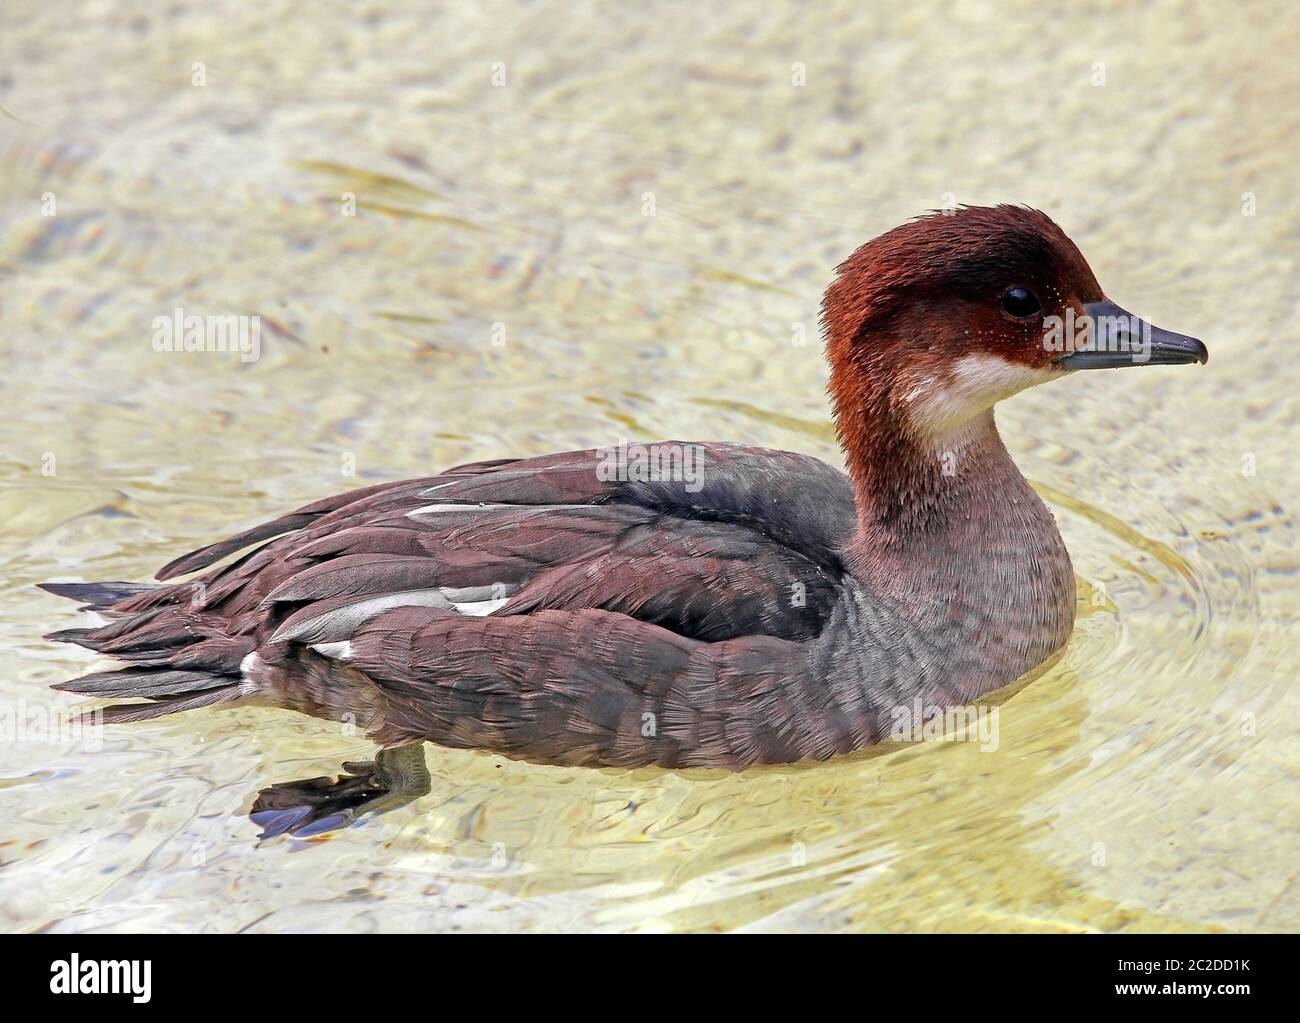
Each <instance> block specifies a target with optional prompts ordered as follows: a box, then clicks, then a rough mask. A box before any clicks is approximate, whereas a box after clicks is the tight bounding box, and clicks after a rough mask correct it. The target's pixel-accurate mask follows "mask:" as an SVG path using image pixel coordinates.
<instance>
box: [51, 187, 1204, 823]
mask: <svg viewBox="0 0 1300 1023" xmlns="http://www.w3.org/2000/svg"><path fill="white" fill-rule="evenodd" d="M1026 294H1028V298H1026V297H1025V295H1026ZM1031 300H1032V301H1031ZM1100 303H1104V296H1103V295H1102V293H1101V291H1100V289H1099V287H1098V285H1097V283H1096V280H1095V279H1094V278H1093V276H1092V273H1091V271H1090V270H1089V269H1088V267H1087V264H1086V263H1085V262H1084V260H1083V257H1082V256H1081V255H1080V254H1079V251H1078V249H1077V248H1076V247H1075V246H1074V245H1073V243H1072V242H1070V241H1069V239H1068V238H1067V237H1066V236H1065V235H1064V234H1063V233H1062V232H1061V231H1060V229H1059V228H1057V227H1056V225H1055V224H1053V223H1052V222H1051V221H1050V220H1049V219H1048V218H1047V217H1045V216H1044V215H1043V214H1041V213H1036V212H1034V211H1030V210H1024V209H1020V208H1017V207H993V208H989V209H962V210H958V211H955V212H953V213H952V214H951V215H947V214H936V215H932V216H929V217H927V218H924V219H921V220H918V221H914V222H912V223H910V224H906V225H904V226H902V227H900V228H896V229H895V230H893V231H891V232H888V233H887V234H885V235H883V236H881V237H880V238H877V239H876V240H875V241H872V242H869V243H868V244H867V245H864V246H863V247H862V248H861V249H859V250H858V251H857V252H855V253H854V254H853V255H852V256H851V257H850V258H849V259H848V260H846V261H845V262H844V263H843V264H842V265H841V266H840V268H839V271H838V276H837V277H836V279H835V281H834V283H833V284H832V285H831V287H830V288H829V289H828V291H827V293H826V299H825V304H824V311H823V322H824V328H825V333H826V344H827V352H828V357H829V359H830V362H831V367H832V373H831V382H830V393H831V397H832V401H833V404H834V408H835V417H836V423H837V425H838V427H839V430H840V435H841V439H842V442H843V445H844V449H845V456H846V461H847V464H848V468H849V475H848V476H846V475H844V474H842V473H840V472H838V471H837V470H835V469H832V468H831V467H829V466H827V465H825V464H824V463H822V462H819V461H818V460H816V459H814V458H811V457H808V456H806V455H800V454H794V453H790V452H783V451H771V450H765V449H760V448H752V447H746V446H743V445H735V444H718V443H709V444H700V445H693V446H691V445H684V446H683V447H689V448H691V450H692V451H696V452H698V454H699V456H700V458H701V461H700V469H701V470H702V471H701V475H700V476H699V477H698V478H697V479H672V478H669V479H665V478H657V477H650V478H645V477H643V476H642V475H640V474H639V473H638V472H637V471H634V470H633V468H632V467H631V466H630V465H628V464H624V465H623V466H622V470H621V471H616V472H614V473H613V474H612V476H611V473H610V472H608V471H607V470H608V468H609V464H610V463H609V457H608V453H607V452H603V451H579V452H568V453H563V454H556V455H548V456H545V457H541V458H530V459H523V460H499V461H494V462H481V463H476V464H473V465H466V466H461V467H459V468H456V469H452V470H450V471H448V472H446V473H443V474H441V475H438V476H433V477H429V478H426V479H419V480H410V481H405V482H401V483H392V484H383V485H380V486H375V487H370V488H367V489H365V490H359V491H354V492H352V493H350V494H343V495H338V496H336V497H331V498H328V499H326V500H323V501H319V502H317V503H315V504H312V505H309V506H307V507H305V508H302V509H299V510H298V511H296V512H293V513H291V514H289V515H287V516H285V517H283V518H281V519H278V520H276V521H275V522H271V523H268V524H265V525H263V526H259V527H257V528H255V529H252V530H249V531H247V532H245V533H242V534H240V535H238V536H235V537H232V538H230V539H229V540H225V541H222V542H220V543H217V544H214V545H212V546H210V547H208V548H205V549H204V550H201V551H197V552H195V553H193V554H189V555H186V556H185V557H183V558H181V559H179V560H177V561H175V562H172V563H171V564H170V565H168V566H167V567H166V568H164V569H163V570H162V571H161V572H160V573H159V578H160V579H164V580H166V579H172V578H174V577H175V576H179V575H183V574H189V573H193V572H202V573H203V574H202V575H200V576H199V577H198V578H197V579H196V580H194V581H191V582H182V583H174V584H172V585H168V586H162V587H159V588H152V589H142V588H141V587H139V586H136V585H132V584H124V583H123V584H119V583H94V584H50V585H49V586H48V587H47V588H48V589H50V590H51V591H52V592H56V593H61V594H63V595H66V596H72V597H75V598H78V599H82V600H84V601H85V602H86V603H87V604H88V606H90V607H92V608H94V609H95V610H98V611H100V612H102V613H103V614H105V615H106V616H107V617H108V618H109V619H110V621H109V623H108V624H107V625H105V626H103V627H101V628H96V629H84V630H71V631H69V632H64V633H59V634H56V636H55V637H54V638H58V639H64V640H69V641H72V642H76V643H80V644H81V645H83V646H86V647H89V648H90V649H92V650H96V651H98V652H100V653H102V654H106V655H112V656H115V657H117V658H119V659H121V660H123V661H125V662H127V664H128V667H126V668H125V669H123V670H122V671H119V672H115V673H111V672H110V673H106V672H96V673H95V674H93V675H88V676H86V677H84V678H82V679H77V680H73V681H71V682H67V683H63V684H62V685H61V686H59V687H57V688H62V689H67V690H71V691H73V692H81V693H86V694H87V695H93V696H100V697H104V696H107V697H114V698H120V697H143V698H145V699H147V700H149V701H151V702H149V703H144V704H128V705H121V706H119V707H116V708H113V709H112V711H111V713H112V715H113V717H114V718H115V719H117V720H124V721H125V720H138V719H143V718H147V717H153V716H157V715H159V714H165V713H171V712H173V711H176V710H186V709H191V708H194V707H200V706H209V705H213V704H220V703H231V702H235V701H247V702H264V703H272V704H275V705H279V706H286V707H291V708H295V709H297V710H301V711H303V712H305V713H310V714H316V715H320V716H325V717H330V718H335V719H341V720H350V721H354V722H356V723H357V724H359V725H360V726H362V727H364V728H365V729H366V730H367V731H368V732H369V733H370V734H372V735H373V736H374V737H375V738H376V739H377V741H378V742H380V743H381V744H382V745H384V746H386V747H396V746H400V745H402V744H405V743H409V742H413V741H418V740H423V739H429V740H432V741H434V742H438V743H442V744H444V745H448V746H458V747H469V748H483V749H489V750H494V751H498V752H501V753H505V754H508V755H511V756H519V757H525V758H528V759H532V760H536V761H542V762H549V763H560V764H593V765H602V764H603V765H637V764H659V765H662V766H665V767H676V766H688V765H708V766H731V767H743V766H745V765H747V764H752V763H759V762H779V761H792V760H797V759H801V758H804V757H827V756H830V755H832V754H835V753H842V752H846V751H849V750H853V749H858V748H861V747H863V746H866V745H869V744H871V743H874V742H876V741H878V740H879V739H881V738H882V737H884V736H885V735H887V734H888V731H889V728H890V724H891V721H892V720H894V716H895V712H896V710H897V709H898V708H899V707H900V706H909V707H910V706H911V705H912V702H913V700H914V698H917V697H919V698H921V699H922V700H923V701H924V703H925V704H926V705H927V706H946V705H951V704H955V703H964V702H969V701H972V700H975V699H977V698H978V697H979V696H980V695H982V694H984V693H987V692H989V691H990V690H993V689H996V688H998V687H1000V686H1003V685H1005V684H1007V683H1009V682H1011V681H1013V680H1014V679H1015V678H1016V677H1018V676H1019V675H1021V674H1022V673H1023V672H1025V671H1027V670H1028V669H1030V668H1032V667H1034V666H1035V665H1037V664H1039V663H1041V662H1042V661H1043V660H1044V659H1045V658H1047V657H1048V656H1049V655H1050V654H1051V653H1052V652H1053V651H1055V650H1057V649H1059V648H1060V647H1061V645H1062V644H1063V643H1064V642H1065V640H1066V638H1067V637H1068V635H1069V632H1070V629H1071V626H1072V622H1073V612H1074V582H1073V577H1072V574H1071V571H1070V563H1069V557H1068V555H1067V553H1066V551H1065V548H1064V546H1063V544H1062V543H1061V540H1060V537H1059V535H1058V533H1057V531H1056V528H1055V525H1054V523H1053V520H1052V517H1051V514H1050V513H1049V512H1048V510H1047V509H1046V507H1045V506H1044V505H1043V504H1042V502H1041V501H1040V500H1039V499H1038V497H1037V496H1036V495H1035V494H1034V492H1033V491H1032V490H1031V489H1030V487H1029V486H1028V484H1027V483H1026V482H1025V480H1024V478H1023V477H1022V476H1021V475H1020V473H1019V472H1018V471H1017V469H1016V467H1015V465H1014V464H1013V463H1012V461H1011V459H1010V457H1009V455H1008V454H1007V452H1006V449H1005V448H1004V447H1003V445H1002V442H1001V440H1000V438H999V437H998V434H997V431H996V429H995V427H994V425H993V418H992V412H991V409H992V405H993V404H994V403H995V402H996V401H997V400H999V399H1000V398H1002V397H1005V396H1006V395H1007V394H1009V393H1012V392H1013V391H1015V390H1018V389H1020V388H1022V387H1024V386H1029V385H1030V384H1033V383H1038V382H1041V381H1043V380H1048V379H1054V378H1056V377H1060V376H1064V375H1066V374H1067V373H1068V372H1069V370H1071V369H1072V368H1074V367H1075V366H1076V365H1078V366H1085V365H1087V364H1088V359H1089V358H1095V357H1093V356H1092V355H1091V353H1084V352H1069V353H1064V354H1062V353H1052V352H1050V351H1048V350H1047V348H1045V346H1044V340H1043V339H1044V320H1043V317H1044V316H1049V315H1059V314H1062V313H1064V311H1065V310H1067V309H1068V310H1071V311H1073V312H1075V313H1077V314H1078V315H1080V316H1083V317H1087V316H1089V315H1097V314H1096V310H1097V309H1099V308H1101V306H1100ZM1031 305H1032V306H1033V307H1034V308H1033V309H1031V311H1030V312H1029V313H1028V314H1025V313H1024V309H1025V308H1028V307H1029V306H1031ZM1108 308H1114V307H1108ZM1157 338H1158V343H1159V345H1161V346H1163V347H1159V348H1158V351H1159V352H1162V353H1164V354H1163V355H1162V356H1161V359H1160V360H1158V361H1166V362H1176V361H1183V362H1185V361H1203V357H1204V348H1203V346H1200V344H1199V342H1194V341H1191V339H1187V338H1181V337H1180V336H1178V335H1171V334H1166V333H1164V332H1158V334H1157ZM1106 364H1111V365H1113V364H1116V363H1115V359H1114V357H1111V358H1110V361H1109V362H1107V363H1106ZM664 443H665V444H668V445H674V444H678V443H679V442H664ZM648 447H651V448H654V447H655V446H654V445H650V446H648ZM249 548H252V549H251V550H249ZM238 552H245V553H242V554H241V556H240V557H239V558H238V559H237V560H234V561H232V562H230V563H229V564H224V565H218V563H219V562H221V561H222V560H223V559H225V558H227V557H228V556H230V555H233V554H236V553H238ZM214 566H216V567H214ZM196 584H199V585H196ZM347 784H348V785H349V786H351V788H349V791H351V790H352V788H357V789H358V790H366V788H365V784H364V783H362V782H358V781H357V780H356V779H355V778H353V779H351V780H350V781H349V782H348V783H347ZM366 791H368V790H366ZM283 798H288V797H287V796H286V795H285V794H284V793H280V794H279V795H278V796H277V799H281V800H282V799H283ZM277 805H278V804H277Z"/></svg>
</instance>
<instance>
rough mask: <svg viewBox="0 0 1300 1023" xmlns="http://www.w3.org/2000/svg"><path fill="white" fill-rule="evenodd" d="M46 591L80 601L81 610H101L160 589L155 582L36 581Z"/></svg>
mask: <svg viewBox="0 0 1300 1023" xmlns="http://www.w3.org/2000/svg"><path fill="white" fill-rule="evenodd" d="M36 585H37V586H38V587H39V588H40V589H42V590H44V591H45V592H46V593H53V594H54V595H55V596H56V597H66V598H67V599H69V600H79V601H81V602H82V604H83V606H82V608H81V610H82V611H102V610H103V609H104V608H106V607H110V606H112V605H113V604H116V603H117V602H118V601H119V600H126V598H127V597H134V596H137V595H139V594H141V593H147V592H149V591H151V590H157V589H161V588H162V587H160V586H159V585H157V584H156V583H124V582H102V583H37V584H36Z"/></svg>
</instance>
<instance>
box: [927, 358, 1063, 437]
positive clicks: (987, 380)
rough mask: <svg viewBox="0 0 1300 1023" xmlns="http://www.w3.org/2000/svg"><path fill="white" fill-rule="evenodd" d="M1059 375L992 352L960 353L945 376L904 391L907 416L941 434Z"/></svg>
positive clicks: (934, 433) (1051, 370)
mask: <svg viewBox="0 0 1300 1023" xmlns="http://www.w3.org/2000/svg"><path fill="white" fill-rule="evenodd" d="M1061 375H1062V373H1061V371H1060V370H1058V369H1039V368H1037V367H1034V366H1026V365H1024V364H1023V363H1019V362H1009V361H1008V360H1006V359H1003V358H1000V357H999V356H996V355H963V356H962V357H961V358H960V359H958V360H957V361H956V362H955V363H954V364H953V365H952V367H951V368H950V371H949V375H948V376H947V377H945V378H942V379H934V380H930V381H924V382H922V383H920V384H918V385H917V386H915V387H913V388H912V390H911V391H909V392H908V394H907V395H906V401H907V412H908V418H909V419H910V420H911V421H912V422H913V423H914V424H915V425H916V426H918V427H919V428H920V429H922V430H923V431H925V432H926V433H928V434H930V435H931V436H943V435H945V434H949V433H951V432H952V431H954V430H958V429H961V428H962V427H964V426H966V425H967V424H968V423H969V422H970V420H971V419H972V418H973V417H975V416H977V415H979V414H980V413H982V412H987V411H988V410H989V409H991V408H992V407H993V406H994V405H996V404H997V403H998V402H1000V401H1001V400H1002V399H1003V398H1009V397H1011V395H1013V394H1015V393H1016V392H1018V391H1023V390H1024V389H1025V388H1026V387H1033V386H1034V385H1035V384H1042V383H1046V382H1047V381H1048V380H1055V379H1056V378H1057V377H1059V376H1061Z"/></svg>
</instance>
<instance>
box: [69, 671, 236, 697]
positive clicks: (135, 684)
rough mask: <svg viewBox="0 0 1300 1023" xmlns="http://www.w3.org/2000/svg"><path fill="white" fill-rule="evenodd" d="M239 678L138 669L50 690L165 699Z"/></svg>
mask: <svg viewBox="0 0 1300 1023" xmlns="http://www.w3.org/2000/svg"><path fill="white" fill-rule="evenodd" d="M238 682H239V679H238V678H231V677H230V676H228V675H214V674H212V673H211V672H208V671H177V670H175V669H169V668H163V669H161V670H143V671H142V670H140V669H138V668H122V669H119V670H117V671H94V672H91V673H90V674H89V675H82V676H81V677H80V678H73V679H68V681H66V682H58V683H56V684H55V685H54V686H52V687H51V688H53V689H58V690H61V691H63V692H65V693H81V694H82V695H83V696H144V697H148V698H150V699H165V698H167V697H173V696H181V695H184V694H186V693H191V692H196V691H199V690H207V689H220V688H222V687H224V686H229V685H236V684H237V683H238Z"/></svg>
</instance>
